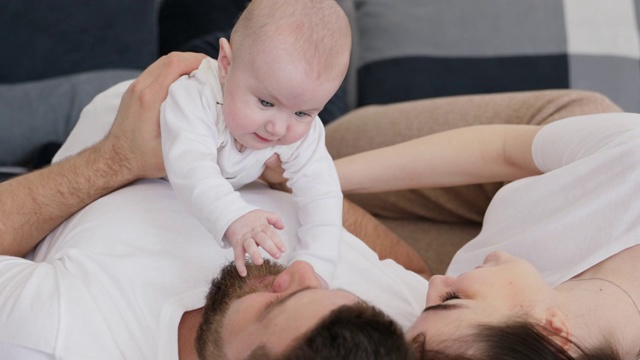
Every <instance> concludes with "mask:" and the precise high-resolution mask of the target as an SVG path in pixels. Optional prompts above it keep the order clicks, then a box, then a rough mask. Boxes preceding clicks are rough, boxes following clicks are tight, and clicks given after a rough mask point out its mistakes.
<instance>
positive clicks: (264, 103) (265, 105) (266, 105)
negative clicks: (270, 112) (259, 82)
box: [260, 99, 273, 107]
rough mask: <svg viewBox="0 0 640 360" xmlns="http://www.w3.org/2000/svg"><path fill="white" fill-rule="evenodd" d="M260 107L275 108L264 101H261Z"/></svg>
mask: <svg viewBox="0 0 640 360" xmlns="http://www.w3.org/2000/svg"><path fill="white" fill-rule="evenodd" d="M260 105H262V106H264V107H273V104H272V103H270V102H268V101H267V100H262V99H260Z"/></svg>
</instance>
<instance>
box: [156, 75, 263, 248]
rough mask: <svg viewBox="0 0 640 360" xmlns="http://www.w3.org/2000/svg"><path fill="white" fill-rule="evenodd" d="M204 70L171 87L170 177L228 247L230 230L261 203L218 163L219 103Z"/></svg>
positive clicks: (165, 142)
mask: <svg viewBox="0 0 640 360" xmlns="http://www.w3.org/2000/svg"><path fill="white" fill-rule="evenodd" d="M203 78H204V74H201V73H199V74H197V75H196V76H184V77H182V78H180V79H179V80H178V81H176V82H175V83H174V84H173V85H172V86H171V88H170V89H169V95H168V97H167V100H166V101H165V102H164V103H163V105H162V109H161V115H160V125H161V137H162V153H163V157H164V163H165V168H166V171H167V177H168V178H169V181H170V182H171V185H172V187H173V189H174V191H175V193H176V196H177V197H178V200H179V201H180V202H181V203H182V205H183V206H184V207H185V208H186V209H187V211H189V213H191V214H192V215H193V216H194V217H196V218H197V219H198V221H200V223H201V224H202V225H203V226H204V227H205V228H206V229H207V230H208V231H209V232H210V233H211V234H212V235H213V237H214V239H215V240H216V241H217V242H218V244H219V245H220V246H222V247H228V246H229V244H228V243H225V242H224V240H223V239H224V237H223V236H224V233H225V231H226V230H227V228H228V227H229V225H230V224H231V223H232V222H234V221H235V220H236V219H238V218H239V217H241V216H243V215H244V214H247V213H249V212H251V211H253V210H256V209H257V208H256V207H255V206H251V205H249V204H247V203H246V202H245V201H244V200H243V199H242V198H241V197H240V194H238V192H236V191H235V190H234V189H233V187H232V186H231V184H230V183H229V182H228V181H227V180H226V179H225V178H224V177H223V175H222V173H221V171H220V167H219V166H218V164H217V155H218V151H217V148H218V145H219V144H218V142H219V141H218V130H217V127H216V118H217V116H218V113H217V106H218V105H217V104H216V100H215V97H214V96H213V94H212V92H211V90H210V85H209V84H207V81H206V79H203Z"/></svg>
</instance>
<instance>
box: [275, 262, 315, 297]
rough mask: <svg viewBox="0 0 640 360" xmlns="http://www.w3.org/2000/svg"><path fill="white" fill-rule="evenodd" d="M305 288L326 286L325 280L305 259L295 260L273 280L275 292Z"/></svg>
mask: <svg viewBox="0 0 640 360" xmlns="http://www.w3.org/2000/svg"><path fill="white" fill-rule="evenodd" d="M303 288H318V289H319V288H326V284H325V283H324V281H323V280H322V279H321V278H320V277H319V276H318V275H317V274H316V272H315V271H314V270H313V267H312V266H311V265H310V264H309V263H307V262H305V261H295V262H293V263H292V264H291V265H289V267H288V268H286V269H285V270H284V271H283V272H281V273H280V274H279V275H278V276H277V277H276V279H275V280H274V281H273V285H272V287H271V289H272V291H273V292H293V291H297V290H300V289H303Z"/></svg>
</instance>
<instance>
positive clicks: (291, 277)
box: [203, 261, 359, 359]
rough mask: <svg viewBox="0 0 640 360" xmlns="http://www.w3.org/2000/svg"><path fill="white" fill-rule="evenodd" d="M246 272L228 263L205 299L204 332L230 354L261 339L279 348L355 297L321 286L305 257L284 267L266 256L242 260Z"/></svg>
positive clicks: (243, 351)
mask: <svg viewBox="0 0 640 360" xmlns="http://www.w3.org/2000/svg"><path fill="white" fill-rule="evenodd" d="M247 272H248V274H247V276H246V277H245V278H243V277H240V276H239V275H238V274H237V271H236V269H235V266H233V265H227V266H226V267H225V268H224V269H223V270H222V271H221V273H220V276H219V277H218V279H216V280H214V282H213V284H212V286H211V289H210V290H209V297H210V301H207V305H205V315H204V317H205V318H203V322H206V321H209V320H210V321H211V323H212V326H211V330H210V331H209V333H208V334H206V335H204V336H205V337H206V338H207V339H208V340H207V341H212V342H214V344H213V346H214V347H216V348H218V349H221V352H222V353H224V354H225V356H226V357H228V358H231V359H236V358H244V357H246V356H248V355H249V354H250V353H251V351H252V350H254V349H255V348H257V347H258V346H260V345H265V346H266V347H267V349H268V350H269V351H270V352H272V353H281V352H283V351H284V350H286V349H287V348H289V347H290V346H291V345H292V344H293V341H294V340H295V338H297V337H298V336H300V335H302V334H304V333H305V332H307V331H309V330H311V329H312V328H313V327H314V325H315V324H317V323H318V322H319V321H320V320H321V319H322V318H324V317H325V316H326V315H328V314H329V312H331V311H332V310H333V309H335V308H337V307H339V306H341V305H345V304H353V303H355V302H357V301H359V299H358V297H356V296H355V295H353V294H351V293H349V292H346V291H341V290H329V289H327V288H326V287H324V286H323V282H322V281H321V280H320V279H319V278H318V276H317V275H316V273H315V271H313V268H312V267H311V266H310V265H309V264H308V263H306V262H301V261H297V262H294V263H293V264H291V266H289V267H288V268H284V267H282V266H280V265H277V264H275V263H273V262H269V261H265V264H263V265H262V266H256V265H252V264H247ZM207 311H210V313H209V314H207ZM207 318H208V319H207Z"/></svg>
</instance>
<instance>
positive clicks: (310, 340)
mask: <svg viewBox="0 0 640 360" xmlns="http://www.w3.org/2000/svg"><path fill="white" fill-rule="evenodd" d="M248 359H249V360H271V359H279V360H309V359H317V360H324V359H326V360H336V359H354V360H358V359H362V360H375V359H388V360H396V359H397V360H406V359H410V360H411V359H415V354H414V353H413V349H412V348H411V346H410V345H409V344H408V343H407V341H406V340H405V337H404V334H403V332H402V329H400V327H399V326H398V325H397V324H396V323H395V322H394V321H393V320H391V318H389V317H388V316H387V315H386V314H385V313H383V312H382V311H380V310H379V309H377V308H376V307H374V306H372V305H369V304H367V303H365V302H357V303H355V304H351V305H342V306H340V307H338V308H336V309H334V310H333V311H331V312H330V313H329V314H328V315H327V316H326V317H325V318H324V319H322V320H321V321H320V322H319V323H318V325H317V326H316V327H315V328H313V329H311V330H310V331H308V332H307V333H305V334H301V335H300V336H299V338H298V339H297V340H296V343H295V344H294V345H293V346H292V347H291V348H290V349H289V350H288V351H286V352H285V353H284V354H270V353H269V351H268V350H267V349H266V347H265V346H264V345H263V346H260V347H258V348H256V349H255V350H254V351H253V352H252V353H251V355H250V356H249V358H248Z"/></svg>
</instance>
